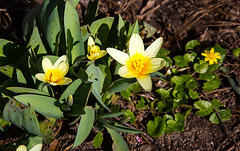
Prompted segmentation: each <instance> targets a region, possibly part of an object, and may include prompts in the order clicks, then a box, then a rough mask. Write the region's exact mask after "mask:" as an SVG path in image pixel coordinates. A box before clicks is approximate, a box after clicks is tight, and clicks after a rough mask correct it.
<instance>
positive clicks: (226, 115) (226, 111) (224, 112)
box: [218, 108, 232, 122]
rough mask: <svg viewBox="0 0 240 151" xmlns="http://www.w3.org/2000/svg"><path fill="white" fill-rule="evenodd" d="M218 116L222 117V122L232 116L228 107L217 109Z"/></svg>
mask: <svg viewBox="0 0 240 151" xmlns="http://www.w3.org/2000/svg"><path fill="white" fill-rule="evenodd" d="M218 113H219V116H220V118H221V119H222V121H223V122H225V121H227V120H228V119H230V118H231V117H232V114H231V110H230V109H229V108H227V109H222V110H220V111H218Z"/></svg>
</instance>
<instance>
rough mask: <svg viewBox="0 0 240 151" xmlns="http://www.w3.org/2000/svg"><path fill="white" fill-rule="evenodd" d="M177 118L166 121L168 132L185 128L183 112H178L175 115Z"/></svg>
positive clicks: (180, 130)
mask: <svg viewBox="0 0 240 151" xmlns="http://www.w3.org/2000/svg"><path fill="white" fill-rule="evenodd" d="M174 117H175V120H173V119H169V120H167V121H166V124H167V129H166V133H172V132H175V131H178V132H182V131H183V130H184V117H183V115H182V114H180V113H177V114H175V115H174Z"/></svg>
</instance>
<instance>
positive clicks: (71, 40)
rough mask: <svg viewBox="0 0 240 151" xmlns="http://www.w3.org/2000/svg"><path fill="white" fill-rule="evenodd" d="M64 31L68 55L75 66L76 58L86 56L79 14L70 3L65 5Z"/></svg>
mask: <svg viewBox="0 0 240 151" xmlns="http://www.w3.org/2000/svg"><path fill="white" fill-rule="evenodd" d="M64 30H65V38H66V43H67V51H68V52H67V55H68V58H69V59H70V62H71V64H74V62H75V61H76V58H77V57H79V56H81V55H83V56H84V55H85V49H84V43H83V39H82V33H81V30H80V23H79V18H78V13H77V11H76V9H75V8H74V7H73V5H72V4H71V3H69V2H68V1H67V2H66V5H65V12H64Z"/></svg>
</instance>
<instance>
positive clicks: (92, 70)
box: [86, 64, 105, 94]
mask: <svg viewBox="0 0 240 151" xmlns="http://www.w3.org/2000/svg"><path fill="white" fill-rule="evenodd" d="M86 73H87V74H88V81H90V82H93V86H92V87H93V91H95V92H96V93H99V94H100V93H101V92H102V88H103V83H104V79H105V76H104V74H103V73H102V71H101V69H100V68H99V67H98V66H95V65H94V64H91V65H89V66H88V68H87V69H86Z"/></svg>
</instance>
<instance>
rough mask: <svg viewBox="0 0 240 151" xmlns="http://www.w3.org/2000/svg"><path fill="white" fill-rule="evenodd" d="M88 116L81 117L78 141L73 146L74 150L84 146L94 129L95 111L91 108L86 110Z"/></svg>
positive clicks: (87, 107)
mask: <svg viewBox="0 0 240 151" xmlns="http://www.w3.org/2000/svg"><path fill="white" fill-rule="evenodd" d="M84 110H85V112H86V114H85V115H83V116H82V117H81V121H80V123H79V126H78V131H77V135H76V139H75V141H74V144H73V148H75V147H76V146H79V145H80V144H82V142H83V141H84V140H85V139H86V138H87V137H88V135H89V134H90V132H91V129H92V127H93V123H94V118H95V110H94V108H92V107H91V106H86V107H85V108H84Z"/></svg>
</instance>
